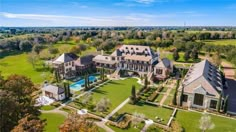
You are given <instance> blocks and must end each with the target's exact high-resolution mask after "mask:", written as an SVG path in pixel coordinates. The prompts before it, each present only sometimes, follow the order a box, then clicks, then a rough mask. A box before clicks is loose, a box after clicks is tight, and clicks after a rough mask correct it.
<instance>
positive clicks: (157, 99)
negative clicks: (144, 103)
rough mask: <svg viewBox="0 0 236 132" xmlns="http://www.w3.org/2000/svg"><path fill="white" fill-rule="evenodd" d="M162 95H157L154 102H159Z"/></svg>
mask: <svg viewBox="0 0 236 132" xmlns="http://www.w3.org/2000/svg"><path fill="white" fill-rule="evenodd" d="M163 96H164V94H159V95H158V96H157V98H156V100H155V102H159V103H160V101H161V99H162V98H163Z"/></svg>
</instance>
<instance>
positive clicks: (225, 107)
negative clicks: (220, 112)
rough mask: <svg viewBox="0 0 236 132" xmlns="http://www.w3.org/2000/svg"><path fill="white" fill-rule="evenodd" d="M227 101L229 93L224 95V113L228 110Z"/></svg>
mask: <svg viewBox="0 0 236 132" xmlns="http://www.w3.org/2000/svg"><path fill="white" fill-rule="evenodd" d="M228 103H229V95H227V96H226V98H225V101H224V113H226V112H227V110H228Z"/></svg>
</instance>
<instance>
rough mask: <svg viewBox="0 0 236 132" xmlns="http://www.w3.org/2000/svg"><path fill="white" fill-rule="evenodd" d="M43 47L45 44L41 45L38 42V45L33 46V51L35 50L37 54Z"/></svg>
mask: <svg viewBox="0 0 236 132" xmlns="http://www.w3.org/2000/svg"><path fill="white" fill-rule="evenodd" d="M42 49H43V46H42V45H40V44H36V45H34V46H33V50H32V51H33V52H35V53H37V54H39V52H40V51H41V50H42Z"/></svg>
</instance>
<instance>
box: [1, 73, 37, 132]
mask: <svg viewBox="0 0 236 132" xmlns="http://www.w3.org/2000/svg"><path fill="white" fill-rule="evenodd" d="M1 80H2V81H1V89H0V115H1V119H0V130H1V131H10V130H11V129H13V127H14V126H15V125H17V124H18V121H19V120H20V119H22V118H24V117H25V116H26V115H28V114H29V115H32V116H39V114H40V112H39V109H38V107H35V106H34V105H35V99H34V98H35V97H34V94H33V93H34V92H35V91H37V90H38V89H37V88H36V87H35V86H34V84H33V83H32V82H31V80H30V79H29V78H27V77H25V76H21V75H10V76H9V77H8V78H7V79H6V80H4V79H1Z"/></svg>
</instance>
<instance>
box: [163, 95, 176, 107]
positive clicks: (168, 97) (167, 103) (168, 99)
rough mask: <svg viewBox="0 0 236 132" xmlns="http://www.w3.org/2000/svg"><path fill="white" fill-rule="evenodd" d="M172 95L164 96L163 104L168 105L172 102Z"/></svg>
mask: <svg viewBox="0 0 236 132" xmlns="http://www.w3.org/2000/svg"><path fill="white" fill-rule="evenodd" d="M173 97H174V96H173V95H168V96H167V98H166V100H165V102H164V104H165V105H169V104H171V103H172V100H173Z"/></svg>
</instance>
